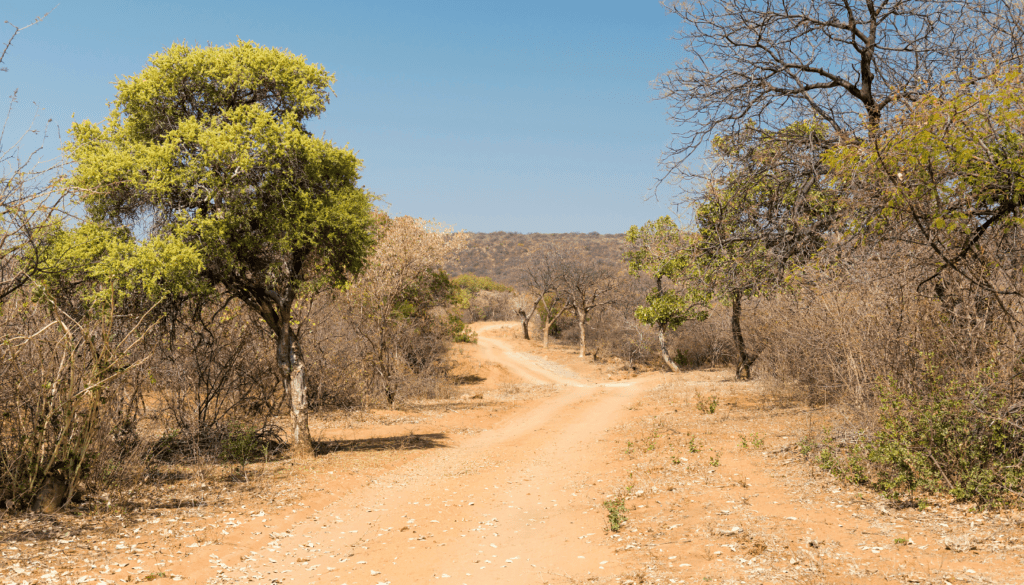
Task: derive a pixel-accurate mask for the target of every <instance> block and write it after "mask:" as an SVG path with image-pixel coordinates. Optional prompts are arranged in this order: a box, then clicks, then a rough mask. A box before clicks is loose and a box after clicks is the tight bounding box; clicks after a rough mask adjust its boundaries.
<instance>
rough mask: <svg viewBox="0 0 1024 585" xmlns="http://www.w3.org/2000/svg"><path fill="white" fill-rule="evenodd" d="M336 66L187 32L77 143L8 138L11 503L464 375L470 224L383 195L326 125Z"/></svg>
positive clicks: (5, 280)
mask: <svg viewBox="0 0 1024 585" xmlns="http://www.w3.org/2000/svg"><path fill="white" fill-rule="evenodd" d="M22 30H23V29H14V32H13V34H12V36H11V37H10V39H9V41H8V42H7V44H6V45H5V47H9V46H11V43H12V42H13V40H14V37H15V36H16V35H17V34H18V33H19V32H21V31H22ZM4 50H5V53H4V55H6V48H5V49H4ZM2 61H3V59H2V58H0V62H2ZM333 80H334V77H333V76H332V75H331V74H329V73H328V72H326V71H324V70H323V68H322V67H320V66H319V65H314V64H310V63H308V62H307V61H306V59H305V58H304V57H300V56H296V55H293V54H291V53H289V52H287V51H280V50H276V49H270V48H267V47H262V46H259V45H256V44H254V43H249V42H239V43H238V44H237V45H231V46H227V47H189V46H182V45H173V46H171V47H170V48H168V49H166V50H164V51H163V52H161V53H157V54H155V55H153V56H152V57H151V59H150V64H149V66H148V67H147V68H145V69H143V70H142V71H141V72H140V73H138V74H137V75H135V76H132V77H128V78H124V79H121V80H119V81H118V82H117V84H116V86H117V87H116V89H117V97H116V98H115V100H114V102H113V103H112V110H111V113H110V116H109V117H108V118H107V119H106V120H105V121H104V122H103V123H100V124H97V123H92V122H89V121H85V122H81V123H77V124H75V125H74V126H73V127H72V128H71V130H70V132H69V135H68V139H67V141H66V143H65V144H64V146H63V150H64V154H65V158H66V162H65V163H62V164H59V165H56V166H52V167H49V168H47V167H45V165H41V164H40V161H39V156H40V155H39V153H40V150H39V147H38V145H30V144H29V143H28V141H29V140H31V139H33V138H34V137H35V136H36V135H35V134H32V133H29V134H26V138H25V139H23V140H22V141H21V142H15V143H4V144H2V145H0V152H2V160H0V164H2V165H3V168H2V172H0V204H2V205H3V211H4V213H3V224H2V231H0V255H2V256H0V303H2V305H0V509H2V510H8V509H10V510H20V509H25V508H33V509H38V510H44V511H51V510H53V509H55V508H58V507H60V506H62V505H65V504H66V503H67V502H69V501H71V500H72V499H73V498H76V497H78V496H81V495H82V494H83V493H86V494H90V495H92V496H93V497H98V496H97V494H101V493H106V494H114V496H116V494H121V495H122V496H124V497H128V496H127V494H129V493H130V491H131V490H132V489H134V487H135V486H137V485H139V482H140V481H142V480H143V479H144V478H146V477H149V478H150V480H149V481H159V477H160V474H161V472H160V469H162V467H161V464H162V463H163V462H172V461H176V460H180V459H181V458H182V457H195V456H204V457H205V456H212V457H214V458H220V459H226V460H228V461H232V462H234V463H236V464H238V465H240V468H241V470H242V471H243V472H244V469H245V464H246V463H247V462H250V461H253V460H256V459H261V460H262V459H264V458H266V457H271V456H272V452H273V451H274V450H275V449H276V447H277V446H279V445H283V444H284V442H285V440H287V443H288V446H289V451H290V454H291V455H292V456H294V457H307V456H311V455H313V451H314V441H313V439H314V437H313V436H312V435H311V433H310V429H309V414H310V412H311V410H315V409H318V408H336V407H342V408H352V407H366V406H372V405H385V406H386V405H392V404H395V403H396V402H398V401H401V400H405V399H407V398H410V397H418V396H422V397H431V396H435V395H437V394H439V393H443V392H445V391H446V387H447V385H446V384H445V382H444V381H445V378H446V376H447V372H448V369H449V368H450V362H449V357H448V353H449V352H448V349H449V346H450V344H451V343H453V342H455V341H457V340H462V341H472V336H471V334H470V333H469V332H468V331H467V330H466V328H465V324H464V323H463V322H462V320H461V319H460V318H459V316H458V314H457V312H456V311H455V309H454V307H455V305H457V304H458V303H459V299H460V297H461V296H465V293H464V291H463V288H460V286H459V285H458V284H456V283H454V282H452V281H451V280H450V279H449V278H448V276H447V275H446V273H445V272H444V270H443V266H444V264H445V262H446V260H447V259H448V258H449V257H451V256H452V255H453V254H455V253H456V252H457V251H458V250H459V249H460V248H461V247H462V245H463V242H464V237H463V236H462V235H460V234H454V233H451V231H450V230H446V229H443V228H442V227H441V226H438V225H435V224H432V223H430V222H425V221H422V220H418V219H414V218H409V217H389V216H388V215H386V214H384V213H382V212H381V211H379V210H378V209H376V207H375V206H374V202H375V200H376V197H375V196H374V195H373V194H372V193H370V192H369V191H367V190H366V189H365V188H363V187H361V186H359V185H358V180H359V171H360V167H361V162H360V161H359V160H358V159H357V158H356V157H355V154H354V153H353V152H352V151H351V150H349V149H347V148H341V147H338V146H336V145H334V144H333V143H331V142H329V141H327V140H325V139H321V138H317V137H315V136H313V135H312V134H311V133H310V132H309V131H308V129H307V127H306V122H307V121H308V120H309V119H311V118H313V117H316V116H319V115H320V114H321V113H323V112H324V110H325V108H326V106H327V103H328V101H329V97H330V95H331V84H332V82H333ZM12 107H13V103H12ZM4 137H5V135H4V134H0V139H3V138H4ZM33 148H34V149H33ZM72 212H73V213H72ZM282 420H288V421H289V422H288V423H287V425H286V426H285V425H284V424H282V423H279V422H278V421H282ZM282 427H284V428H282ZM114 496H110V497H114ZM108 501H109V500H108Z"/></svg>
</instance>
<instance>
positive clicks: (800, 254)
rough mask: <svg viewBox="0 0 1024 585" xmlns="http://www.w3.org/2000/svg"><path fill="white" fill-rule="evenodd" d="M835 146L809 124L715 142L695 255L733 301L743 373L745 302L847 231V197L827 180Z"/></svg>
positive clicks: (744, 374) (704, 274)
mask: <svg viewBox="0 0 1024 585" xmlns="http://www.w3.org/2000/svg"><path fill="white" fill-rule="evenodd" d="M832 144H833V140H832V139H831V138H830V135H829V133H828V131H827V129H826V128H825V126H823V125H821V124H816V123H809V122H801V123H796V124H793V125H790V126H788V127H786V128H784V129H783V130H780V131H762V130H759V129H757V128H755V127H753V126H748V127H747V128H745V129H744V130H743V131H741V132H739V133H736V134H732V135H728V136H721V137H718V138H717V139H716V140H715V142H714V149H715V153H716V155H717V157H718V162H717V165H716V166H715V169H714V173H715V176H714V178H713V179H711V180H710V181H709V182H708V183H707V185H706V187H705V188H704V190H703V191H702V192H701V193H700V194H699V195H698V196H697V197H696V198H695V200H694V201H693V203H694V205H695V213H694V217H695V221H696V225H697V230H698V235H699V237H697V238H694V239H693V240H692V242H691V246H690V253H691V255H692V256H693V259H692V263H693V264H692V265H693V267H694V269H695V271H696V275H697V276H698V277H699V279H701V280H703V281H704V282H705V283H706V284H707V286H708V287H709V288H710V290H711V291H713V292H714V294H715V295H716V296H717V297H719V298H720V299H721V300H723V301H725V302H728V303H730V304H731V306H732V318H731V320H732V334H733V342H734V346H735V348H736V374H737V376H739V377H740V378H749V377H750V367H751V366H752V365H753V363H754V361H755V360H756V359H757V355H756V354H755V353H752V352H750V351H748V348H747V345H746V343H745V341H744V338H743V328H742V311H743V300H744V299H748V298H751V297H755V296H764V295H768V294H772V293H773V292H775V291H778V290H780V289H781V288H782V287H785V286H787V279H789V278H790V277H792V275H793V269H794V268H796V267H798V266H800V265H802V264H804V263H806V262H809V261H811V260H812V259H814V258H815V257H816V255H817V254H818V253H819V251H820V250H821V249H822V248H823V247H824V246H825V245H826V244H827V243H828V242H829V241H830V238H831V237H832V235H833V234H834V233H835V232H836V231H837V230H841V229H843V224H842V222H841V211H842V200H841V199H840V197H839V195H838V192H837V191H836V190H834V189H831V188H829V187H828V185H827V184H826V181H825V180H824V178H825V176H826V174H827V171H828V167H827V166H826V165H825V163H824V161H823V155H824V153H825V152H826V150H827V149H828V148H829V146H830V145H832Z"/></svg>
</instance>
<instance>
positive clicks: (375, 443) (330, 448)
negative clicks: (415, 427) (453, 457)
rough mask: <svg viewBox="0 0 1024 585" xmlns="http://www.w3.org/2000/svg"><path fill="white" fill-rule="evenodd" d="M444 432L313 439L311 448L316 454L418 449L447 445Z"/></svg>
mask: <svg viewBox="0 0 1024 585" xmlns="http://www.w3.org/2000/svg"><path fill="white" fill-rule="evenodd" d="M447 437H448V435H447V434H446V433H426V434H422V435H417V434H411V433H410V434H407V435H395V436H392V437H374V438H371V439H352V440H343V439H335V440H329V441H314V443H313V450H314V451H315V452H316V454H317V455H326V454H328V453H339V452H342V453H345V452H348V453H356V452H361V451H420V450H424V449H436V448H439V447H447V445H446V444H445V443H444V440H445V439H446V438H447Z"/></svg>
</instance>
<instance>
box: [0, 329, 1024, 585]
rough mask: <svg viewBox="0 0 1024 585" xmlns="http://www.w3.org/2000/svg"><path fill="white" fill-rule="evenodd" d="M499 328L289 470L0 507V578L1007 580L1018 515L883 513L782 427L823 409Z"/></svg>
mask: <svg viewBox="0 0 1024 585" xmlns="http://www.w3.org/2000/svg"><path fill="white" fill-rule="evenodd" d="M516 327H517V325H514V324H501V323H487V324H478V325H477V326H476V328H477V330H478V331H479V333H480V342H479V345H477V346H471V347H467V346H462V348H461V350H460V351H462V352H463V354H462V355H461V356H460V358H459V359H460V362H461V368H462V370H461V371H460V372H459V373H460V374H461V375H462V380H463V382H464V385H463V386H461V387H460V392H463V394H462V396H461V397H459V398H457V399H453V400H439V401H433V402H428V403H420V404H416V405H412V406H409V407H408V408H404V409H403V410H398V411H385V412H373V413H367V414H363V415H359V416H337V417H334V418H329V419H320V420H318V421H317V426H316V432H315V434H317V435H318V436H319V438H320V439H321V443H320V444H321V447H322V449H323V450H324V454H323V455H322V456H320V457H318V458H317V459H316V460H315V461H314V462H312V463H310V464H308V465H305V464H303V465H295V464H292V463H291V462H287V461H285V462H277V463H274V462H271V463H268V464H265V465H257V466H253V468H252V469H251V470H249V473H248V474H247V475H248V479H247V480H246V479H245V478H244V476H241V474H236V475H238V476H239V479H238V480H237V481H236V482H235V483H234V484H226V483H224V482H223V481H218V482H212V481H211V482H210V483H209V484H207V483H205V482H202V481H201V480H196V479H195V478H194V477H190V478H188V479H184V480H182V482H179V483H178V484H176V485H172V486H168V490H171V491H172V492H173V493H174V494H175V495H174V497H169V498H165V499H164V500H163V501H162V503H161V507H158V508H153V507H148V508H143V509H141V510H139V511H128V510H126V511H125V512H124V513H122V514H120V515H118V514H115V513H106V514H95V515H92V516H86V517H82V516H80V515H79V516H73V517H72V516H70V515H66V514H65V515H54V516H47V517H43V516H35V517H26V518H20V519H13V520H12V519H6V520H4V521H3V524H2V525H0V527H2V529H3V530H4V532H5V534H3V536H2V538H0V540H2V543H3V544H2V547H3V550H2V551H0V552H2V556H0V583H51V582H73V583H104V582H105V583H120V582H136V581H140V580H149V581H163V580H177V581H183V582H189V583H232V582H255V583H347V584H350V585H362V584H369V585H378V584H382V583H390V584H394V585H398V584H405V583H427V582H433V581H434V580H435V579H437V580H440V582H441V583H448V582H450V583H465V584H473V583H551V584H556V583H608V584H611V583H621V584H623V585H626V584H629V583H633V584H634V585H636V584H639V583H822V584H828V583H856V584H861V583H864V584H868V583H883V582H896V583H936V584H941V583H947V582H948V583H960V582H986V583H1024V559H1022V549H1024V540H1022V538H1024V516H1022V515H1021V514H1019V513H1017V512H1009V513H1007V512H1004V513H1000V514H996V513H992V514H988V513H978V512H974V511H971V510H968V509H966V507H958V506H954V505H949V504H944V503H942V502H932V505H931V506H929V507H927V508H926V509H924V510H919V509H917V508H905V509H898V510H897V509H893V508H891V507H890V506H889V504H888V503H887V502H886V501H885V500H884V499H883V498H881V497H879V496H878V495H876V494H873V493H867V492H862V491H858V490H855V489H848V488H847V487H845V486H842V485H839V484H837V483H835V482H834V481H833V480H832V479H831V478H829V477H827V476H824V475H822V474H821V473H820V472H817V471H816V470H815V468H814V467H813V466H810V465H808V464H807V463H806V462H805V460H804V458H803V457H802V456H801V454H800V451H799V447H798V444H799V440H800V439H801V438H802V437H803V436H804V434H805V433H806V429H807V428H809V425H808V419H809V418H811V417H822V416H829V415H830V414H829V413H827V412H823V411H807V410H805V409H799V408H795V409H794V408H791V409H782V408H778V407H772V408H766V405H765V404H763V403H762V402H761V401H760V400H759V397H760V396H761V393H760V392H758V391H757V389H756V388H754V387H753V386H752V385H750V384H748V383H737V382H734V381H731V376H730V375H729V373H728V372H725V371H694V372H689V373H685V374H678V375H668V374H662V373H647V374H643V375H640V376H633V375H632V374H628V375H627V372H624V371H622V370H621V369H620V368H618V367H616V366H614V365H608V364H595V363H594V362H593V361H591V360H589V359H588V360H581V359H580V358H577V357H574V356H573V352H572V350H571V349H566V348H553V349H551V350H547V351H544V350H542V349H540V348H539V347H538V346H537V345H536V344H535V343H532V342H526V341H523V340H521V339H516V338H515V332H516ZM710 404H714V405H715V408H714V413H710V412H709V410H710V408H709V405H710ZM212 473H213V472H212V471H211V474H212ZM175 490H177V491H175ZM609 506H610V507H611V508H612V509H613V510H615V513H614V514H610V513H609V510H608V507H609ZM610 521H615V523H616V524H618V526H616V527H617V528H618V529H619V531H618V532H612V531H610V530H609V526H610Z"/></svg>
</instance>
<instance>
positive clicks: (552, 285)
mask: <svg viewBox="0 0 1024 585" xmlns="http://www.w3.org/2000/svg"><path fill="white" fill-rule="evenodd" d="M563 268H564V262H563V258H562V256H561V254H560V253H559V252H558V251H557V250H556V249H554V248H553V247H544V248H542V249H540V250H538V251H537V252H535V253H533V254H531V255H530V258H528V259H527V261H526V265H525V266H524V267H523V268H522V269H521V271H520V274H519V278H518V280H519V281H520V288H521V289H522V290H524V291H525V297H524V298H523V299H522V300H521V301H519V302H518V303H517V304H516V306H515V307H514V309H515V311H516V314H517V315H519V319H520V321H521V322H522V324H523V337H524V338H526V339H529V338H530V321H532V320H533V316H534V315H535V314H537V309H538V308H540V309H542V311H541V313H542V315H543V317H544V324H543V328H542V330H543V339H544V347H547V346H548V331H550V330H551V324H552V323H554V322H555V320H556V319H558V317H559V316H560V315H561V314H562V313H563V312H564V311H565V310H566V305H565V303H564V302H562V303H559V302H558V301H559V293H560V285H561V284H562V282H563V281H562V271H563ZM559 304H560V305H561V310H559V309H558V308H556V305H559Z"/></svg>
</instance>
